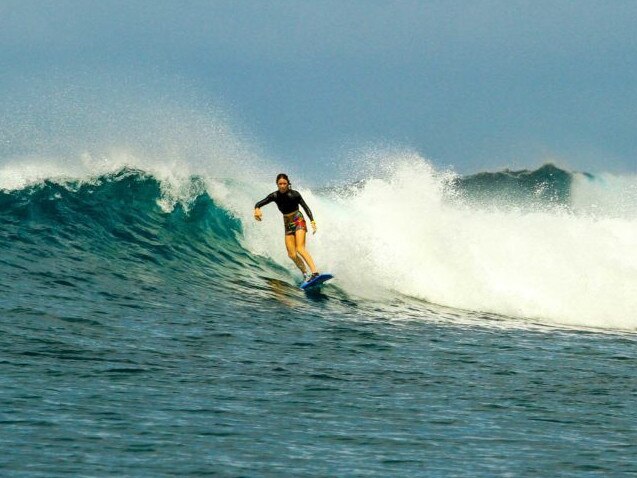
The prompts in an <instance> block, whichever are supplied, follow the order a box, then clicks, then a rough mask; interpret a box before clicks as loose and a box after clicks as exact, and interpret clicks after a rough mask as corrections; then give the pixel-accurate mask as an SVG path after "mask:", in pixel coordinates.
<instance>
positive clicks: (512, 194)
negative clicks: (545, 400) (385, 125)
mask: <svg viewBox="0 0 637 478" xmlns="http://www.w3.org/2000/svg"><path fill="white" fill-rule="evenodd" d="M597 181H598V179H596V177H595V176H592V175H588V176H587V175H583V174H580V173H569V172H566V171H563V170H560V169H559V168H556V167H554V166H545V167H543V168H540V169H539V170H537V171H530V172H509V171H503V172H500V173H483V174H481V175H474V176H470V177H465V178H460V177H458V176H455V175H450V174H449V173H446V172H438V171H436V170H435V169H434V168H433V167H432V166H431V165H430V164H429V163H427V162H426V161H424V160H422V158H420V157H417V156H413V155H412V156H402V157H400V158H394V160H393V162H392V165H391V167H388V168H386V170H385V173H384V175H378V176H375V177H369V178H367V179H365V180H363V181H360V182H358V183H356V184H353V185H347V186H341V187H338V188H330V189H318V188H314V189H309V188H300V190H301V192H302V194H303V195H304V197H305V199H306V201H307V202H308V203H309V204H310V206H311V207H312V209H313V212H314V214H315V216H316V217H317V220H318V224H319V234H317V235H316V236H310V237H309V239H308V247H309V248H310V250H311V252H312V254H313V255H314V257H315V259H316V260H317V262H318V264H319V267H320V268H321V269H323V270H330V271H331V272H333V273H334V274H335V275H336V276H337V278H338V285H339V287H341V288H342V289H343V290H344V291H346V292H347V293H348V294H350V295H351V296H357V297H360V298H362V300H365V299H366V298H367V299H368V298H374V300H381V301H382V300H383V299H382V297H383V296H384V295H385V294H395V293H398V294H401V295H403V296H409V297H415V298H418V299H422V300H425V301H428V302H432V303H436V304H440V305H445V306H449V307H454V308H460V309H465V310H474V311H483V312H492V313H496V314H502V315H506V316H510V317H519V318H526V319H532V320H541V321H545V322H552V323H557V324H565V325H583V326H592V327H602V328H619V329H628V330H634V329H636V328H637V318H636V317H637V252H636V251H637V219H636V217H635V215H634V214H632V213H631V211H632V210H631V209H630V207H628V206H626V207H625V208H624V209H622V213H621V214H613V213H612V211H613V208H612V204H611V203H612V200H611V198H612V195H611V194H609V193H608V194H607V195H606V196H605V197H606V205H605V206H604V207H605V208H607V209H609V210H610V213H609V214H604V213H603V210H604V208H602V207H597V208H592V207H590V206H591V204H592V203H591V201H597V202H599V201H598V199H596V198H598V197H599V194H598V193H595V194H593V193H592V192H591V191H593V192H595V191H598V190H599V188H596V184H597V183H596V182H597ZM608 184H609V179H608V178H607V179H606V180H605V182H604V186H603V187H604V188H606V189H608V187H609V186H608ZM622 184H624V186H625V187H627V186H626V184H632V183H630V180H629V179H625V180H624V183H622ZM586 188H588V189H586ZM270 189H271V188H270V187H269V186H268V185H267V184H262V183H254V182H250V181H245V180H244V181H240V180H238V179H237V178H225V179H223V180H221V179H219V178H209V177H206V176H192V175H190V176H187V177H182V178H181V179H180V180H179V181H176V180H174V178H173V179H172V180H171V181H168V180H167V179H166V178H160V177H158V176H157V174H154V173H151V172H147V171H144V170H140V169H133V168H121V169H118V170H117V171H113V172H110V173H105V174H100V175H97V176H90V175H88V176H85V177H83V178H75V179H68V176H67V177H66V179H54V178H49V179H47V180H44V181H41V180H38V181H35V182H31V183H29V184H28V185H25V182H24V181H21V182H20V184H19V186H18V187H16V188H13V189H10V188H5V189H3V190H0V224H1V226H2V227H1V231H0V247H1V248H2V250H3V251H7V254H3V258H2V261H1V268H2V269H4V270H5V271H6V270H9V269H11V270H13V271H15V270H23V271H28V272H29V277H31V278H32V281H34V282H33V283H34V284H35V282H36V281H37V277H38V276H39V277H44V276H46V274H51V273H52V272H51V271H53V276H52V277H54V280H62V281H65V280H67V281H69V280H73V278H75V279H78V277H79V276H81V271H82V270H84V269H86V268H88V267H98V268H99V267H103V266H104V264H108V265H109V271H110V272H109V273H111V274H119V275H120V276H121V277H123V278H127V280H131V278H132V280H138V281H146V282H148V286H149V287H170V284H173V286H174V284H177V283H178V284H181V286H183V287H201V288H202V290H203V289H211V290H216V291H218V292H219V293H221V292H223V293H230V294H233V295H234V296H238V297H247V294H243V293H244V292H248V291H249V290H251V289H250V288H252V287H257V288H258V287H260V281H262V280H263V278H280V279H282V280H284V281H287V282H293V281H294V280H295V276H294V275H293V274H294V273H293V272H289V271H291V270H293V266H292V264H291V262H290V261H289V259H288V258H287V254H286V252H285V249H284V247H283V241H282V238H281V236H282V229H281V228H282V226H281V221H280V214H279V213H278V211H276V209H275V208H274V207H271V208H270V209H267V208H266V209H265V210H264V213H265V214H264V216H265V217H264V221H263V223H256V222H255V221H253V220H252V217H251V213H252V205H253V204H254V202H255V201H256V200H257V199H260V197H261V196H264V195H265V194H266V193H268V192H270ZM537 191H540V192H539V193H538V192H537ZM587 198H589V202H587ZM622 198H624V199H625V194H624V195H622ZM524 204H526V205H527V206H528V205H529V204H532V205H533V207H523V206H522V205H524ZM600 211H601V212H600ZM593 212H594V213H593ZM43 274H44V276H43ZM291 274H292V275H291ZM14 276H15V274H14ZM86 277H88V276H86ZM69 278H70V279H69ZM80 278H81V277H80ZM85 280H89V279H86V278H85ZM158 283H161V284H158ZM34 287H35V285H34ZM122 287H125V286H123V285H122ZM242 294H243V295H242ZM242 300H243V299H242ZM245 300H248V299H245Z"/></svg>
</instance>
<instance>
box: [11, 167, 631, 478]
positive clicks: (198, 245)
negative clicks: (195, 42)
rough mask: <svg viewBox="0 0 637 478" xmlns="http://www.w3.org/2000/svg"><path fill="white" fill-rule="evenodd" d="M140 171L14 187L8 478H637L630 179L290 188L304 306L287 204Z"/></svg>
mask: <svg viewBox="0 0 637 478" xmlns="http://www.w3.org/2000/svg"><path fill="white" fill-rule="evenodd" d="M130 158H131V157H130V156H128V157H126V158H124V160H122V161H121V162H120V163H118V164H116V165H115V166H114V165H113V163H109V164H108V165H107V166H106V167H103V165H101V163H100V162H99V161H98V162H97V163H96V162H91V161H92V160H91V158H84V159H83V162H82V163H81V164H82V167H81V168H79V167H77V166H73V167H70V166H68V164H66V163H61V165H60V164H58V163H54V162H53V161H52V160H51V159H50V158H45V159H41V160H39V159H37V158H35V159H33V158H31V159H29V160H25V159H24V158H23V159H22V160H20V161H14V162H11V161H7V162H5V163H4V166H3V167H2V169H0V277H2V281H0V404H1V407H0V445H1V447H2V450H3V453H2V454H1V455H0V471H1V474H2V476H12V477H13V476H14V477H56V476H149V477H150V476H152V477H158V476H250V477H252V476H295V477H296V476H299V477H301V476H308V477H314V476H316V477H324V476H375V477H386V476H427V477H430V476H443V477H446V476H449V477H451V476H462V477H465V476H485V477H492V476H516V477H518V476H521V477H522V476H529V477H531V476H533V477H535V476H568V477H582V476H604V477H608V476H631V475H637V406H636V405H637V371H636V368H635V363H636V358H637V336H636V335H635V331H636V330H637V207H636V205H637V193H636V191H637V180H635V178H631V177H618V176H611V175H591V174H582V173H575V172H569V171H564V170H562V169H559V168H556V167H554V166H550V165H547V166H545V167H543V168H540V169H539V170H536V171H500V172H494V173H482V174H479V175H473V176H469V177H459V176H456V175H453V174H450V173H448V172H441V171H436V170H435V169H434V168H433V167H432V166H431V165H430V164H429V163H427V162H426V161H424V160H423V159H422V158H419V157H416V156H414V155H406V156H403V157H401V158H399V159H396V160H394V161H391V164H390V165H389V166H387V167H385V168H383V169H382V171H376V172H370V173H369V174H368V175H367V176H366V177H363V178H362V179H361V180H360V181H357V182H355V183H343V184H340V185H333V184H330V185H322V186H306V185H303V184H299V185H296V184H295V187H296V188H297V189H299V190H300V191H301V193H302V194H303V196H304V197H305V199H306V201H307V202H308V204H309V205H310V207H311V208H312V210H313V212H314V214H315V216H316V219H317V222H318V227H319V232H318V234H316V235H315V236H311V235H310V236H309V238H308V249H309V250H310V252H311V253H312V254H313V255H314V258H315V259H316V261H317V264H318V265H319V268H320V269H321V270H323V271H329V272H332V273H334V274H335V276H336V278H335V279H334V280H333V281H331V282H330V283H329V284H328V285H326V286H325V287H323V288H322V289H319V290H314V291H308V292H304V291H301V290H299V289H298V287H297V286H298V283H299V282H300V274H299V273H298V272H295V271H294V268H293V265H292V263H291V262H290V261H289V259H288V258H287V255H286V252H285V248H284V246H283V238H282V235H283V234H282V223H281V218H280V214H279V212H278V211H277V210H276V208H275V206H269V207H267V208H264V216H265V217H264V221H263V223H256V222H255V221H253V220H252V218H251V214H252V206H253V204H254V203H255V202H256V201H257V200H258V199H260V198H262V197H264V196H265V195H266V194H267V193H269V192H270V191H271V190H273V189H274V185H273V181H267V182H266V181H260V180H255V181H248V180H247V179H245V175H244V176H239V175H237V174H234V173H231V172H230V173H228V171H230V169H228V170H227V171H226V175H225V177H220V175H219V174H217V173H215V174H207V173H206V172H205V171H204V172H198V173H196V174H194V173H193V172H192V171H185V172H184V171H183V170H180V169H179V168H176V167H175V166H174V165H168V166H166V164H164V166H162V168H163V169H162V168H158V167H153V166H152V164H151V163H144V164H141V165H140V164H139V163H138V164H133V163H134V161H130ZM98 163H99V164H98ZM149 164H150V165H149ZM226 166H227V167H228V168H230V165H229V164H227V165H226ZM241 167H243V166H241ZM65 168H66V169H65ZM176 171H177V172H176ZM179 171H181V174H178V172H179ZM276 172H278V171H275V173H274V174H276ZM293 180H294V178H293Z"/></svg>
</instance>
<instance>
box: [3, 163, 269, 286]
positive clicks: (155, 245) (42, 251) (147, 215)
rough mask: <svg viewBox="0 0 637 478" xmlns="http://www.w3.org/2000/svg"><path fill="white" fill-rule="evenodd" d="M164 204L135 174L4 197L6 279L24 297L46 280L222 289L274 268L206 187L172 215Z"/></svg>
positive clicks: (153, 186)
mask: <svg viewBox="0 0 637 478" xmlns="http://www.w3.org/2000/svg"><path fill="white" fill-rule="evenodd" d="M191 181H192V182H193V185H194V186H196V185H197V184H196V183H197V179H196V178H193V179H191ZM194 189H195V190H196V189H197V188H196V187H194ZM161 199H162V190H161V184H160V182H159V181H158V180H157V179H155V178H154V177H152V176H149V175H146V174H144V173H142V172H139V171H131V170H122V171H120V172H118V173H115V174H109V175H105V176H101V177H99V178H97V179H96V180H94V181H91V182H90V183H89V182H67V183H63V184H59V183H54V182H50V181H46V182H44V183H41V184H37V185H33V186H30V187H28V188H25V189H21V190H16V191H9V192H8V191H4V192H0V224H1V226H2V227H1V230H0V248H1V249H2V250H3V254H2V256H3V257H2V260H1V262H0V272H2V273H3V275H4V276H5V277H13V278H14V279H15V283H14V287H15V288H17V289H18V290H23V291H24V290H29V289H31V288H33V287H40V286H41V284H42V278H43V277H45V278H46V277H48V278H49V279H50V280H49V282H51V283H53V284H56V283H66V284H72V285H73V286H76V287H80V286H82V287H83V285H86V284H91V283H96V282H103V284H102V285H101V286H100V287H96V288H95V287H88V289H90V290H101V291H109V290H112V289H122V288H124V289H125V288H126V283H127V282H130V281H142V282H147V283H148V284H150V285H152V284H156V283H159V282H162V283H171V282H172V283H174V284H177V283H180V282H181V283H184V284H185V283H188V284H192V283H193V282H195V283H196V282H197V280H201V283H202V284H204V283H205V284H206V286H209V285H212V286H215V285H218V286H221V285H223V284H226V283H228V281H231V280H234V279H236V278H237V277H239V278H240V277H242V276H247V275H250V270H251V269H254V267H255V266H256V267H257V268H267V267H268V264H267V263H264V261H263V260H261V259H260V258H257V257H254V256H253V255H251V254H250V253H249V252H248V251H246V250H245V249H244V248H243V247H242V246H241V244H240V243H239V241H238V239H237V236H238V234H240V232H241V224H240V222H239V221H238V220H237V219H235V218H234V217H232V216H231V215H230V214H229V213H228V211H226V210H225V209H223V208H221V207H219V206H217V205H216V204H215V202H214V201H213V200H212V199H211V198H210V196H209V195H208V194H207V193H206V192H205V191H204V190H201V188H200V189H199V190H198V192H197V193H196V194H195V195H194V196H193V197H192V198H191V199H190V200H189V202H188V204H183V203H179V202H177V203H176V204H175V205H174V208H173V209H172V210H171V211H170V212H166V211H164V210H163V209H162V208H161V207H160V205H159V203H158V202H159V201H160V200H161ZM21 271H22V272H23V273H21ZM119 279H124V280H119ZM204 279H205V280H204Z"/></svg>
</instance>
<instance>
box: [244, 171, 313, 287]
mask: <svg viewBox="0 0 637 478" xmlns="http://www.w3.org/2000/svg"><path fill="white" fill-rule="evenodd" d="M276 185H277V187H278V189H277V190H276V191H274V192H273V193H271V194H268V195H267V196H266V197H265V199H262V200H261V201H259V202H258V203H256V204H255V205H254V218H255V219H256V220H257V221H260V220H261V217H262V215H263V214H262V213H261V208H262V207H263V206H265V205H266V204H270V203H271V202H275V203H276V205H277V207H278V208H279V211H281V212H282V213H283V226H284V228H285V247H286V249H287V250H288V257H289V258H290V259H292V260H293V261H294V263H295V264H296V266H297V267H298V268H299V269H300V270H301V272H302V273H303V276H304V277H305V282H309V281H311V280H313V279H315V278H317V277H318V276H319V272H318V270H317V269H316V266H315V265H314V261H313V260H312V256H310V253H309V252H307V250H306V249H305V234H306V233H307V225H306V223H305V218H304V217H303V213H301V211H300V210H299V205H301V206H302V207H303V210H304V211H305V212H306V214H307V217H309V218H310V221H311V224H312V233H313V234H316V222H314V218H313V217H312V211H310V208H309V207H307V204H305V201H304V200H303V197H302V196H301V194H300V193H299V192H298V191H295V190H293V189H292V188H291V183H290V180H289V178H288V177H287V175H286V174H283V173H281V174H279V175H278V176H277V177H276ZM303 261H305V262H303ZM305 263H307V265H308V266H309V267H310V271H311V273H310V274H308V272H307V267H306V266H305Z"/></svg>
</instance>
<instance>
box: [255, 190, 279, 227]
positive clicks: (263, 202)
mask: <svg viewBox="0 0 637 478" xmlns="http://www.w3.org/2000/svg"><path fill="white" fill-rule="evenodd" d="M272 201H274V193H271V194H268V195H267V196H266V197H265V198H264V199H261V201H259V202H258V203H256V204H255V205H254V218H255V219H256V220H257V221H260V220H261V216H263V213H262V212H261V208H262V207H263V206H265V205H266V204H270V203H271V202H272Z"/></svg>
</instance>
